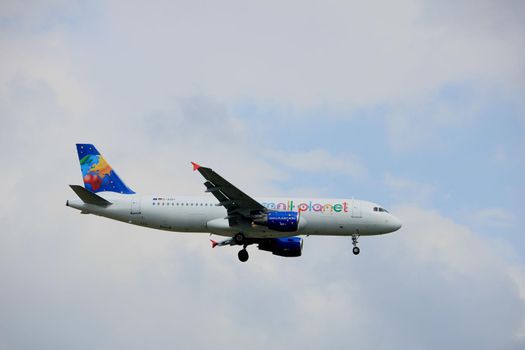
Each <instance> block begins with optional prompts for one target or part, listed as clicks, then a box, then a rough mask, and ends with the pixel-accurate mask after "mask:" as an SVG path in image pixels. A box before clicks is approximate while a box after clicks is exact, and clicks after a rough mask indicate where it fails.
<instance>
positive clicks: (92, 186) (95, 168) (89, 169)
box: [77, 143, 135, 194]
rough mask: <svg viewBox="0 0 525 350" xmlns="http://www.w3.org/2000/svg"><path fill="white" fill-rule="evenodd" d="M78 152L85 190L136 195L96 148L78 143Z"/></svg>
mask: <svg viewBox="0 0 525 350" xmlns="http://www.w3.org/2000/svg"><path fill="white" fill-rule="evenodd" d="M77 152H78V159H79V160H80V169H81V170H82V176H83V178H84V187H85V188H87V189H88V190H90V191H91V192H102V191H110V192H117V193H124V194H133V193H135V192H133V190H131V189H130V188H129V187H128V186H126V185H125V184H124V182H123V181H122V180H121V179H120V177H118V175H117V173H116V172H115V171H114V170H113V169H112V168H111V166H110V165H109V164H108V162H106V160H105V159H104V157H102V155H101V154H100V153H99V152H98V151H97V149H96V148H95V146H93V145H91V144H87V143H78V144H77Z"/></svg>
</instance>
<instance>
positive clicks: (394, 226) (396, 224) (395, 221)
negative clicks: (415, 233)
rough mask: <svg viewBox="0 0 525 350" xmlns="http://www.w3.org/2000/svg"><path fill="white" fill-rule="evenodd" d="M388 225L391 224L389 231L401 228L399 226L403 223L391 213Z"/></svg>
mask: <svg viewBox="0 0 525 350" xmlns="http://www.w3.org/2000/svg"><path fill="white" fill-rule="evenodd" d="M390 225H391V227H390V228H391V230H392V231H391V232H394V231H397V230H399V229H400V228H401V226H403V224H402V223H401V220H399V219H398V218H396V217H395V216H394V215H392V219H391V220H390Z"/></svg>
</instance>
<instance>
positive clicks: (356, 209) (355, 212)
mask: <svg viewBox="0 0 525 350" xmlns="http://www.w3.org/2000/svg"><path fill="white" fill-rule="evenodd" d="M352 217H353V218H360V217H361V202H359V201H358V200H355V199H353V200H352Z"/></svg>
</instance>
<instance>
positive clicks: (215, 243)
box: [210, 239, 219, 248]
mask: <svg viewBox="0 0 525 350" xmlns="http://www.w3.org/2000/svg"><path fill="white" fill-rule="evenodd" d="M210 242H211V247H212V248H215V247H216V246H218V245H219V243H217V242H216V241H214V240H213V239H210Z"/></svg>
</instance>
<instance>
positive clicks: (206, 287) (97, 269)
mask: <svg viewBox="0 0 525 350" xmlns="http://www.w3.org/2000/svg"><path fill="white" fill-rule="evenodd" d="M68 4H69V3H68ZM483 4H496V3H492V2H490V3H489V2H487V3H485V2H484V3H483ZM508 4H510V3H507V2H505V3H503V5H497V6H507V5H508ZM98 5H100V6H98ZM511 5H512V4H511ZM0 6H1V7H2V9H8V11H1V12H2V13H3V14H4V15H3V16H2V19H1V20H0V39H1V40H0V42H1V44H0V46H1V48H2V50H0V51H1V52H2V54H3V60H2V63H3V64H2V65H1V66H0V116H1V120H2V127H1V128H0V145H1V146H2V147H1V149H2V151H1V152H0V159H1V161H2V164H3V165H4V167H3V170H2V172H1V174H0V180H1V182H2V190H3V192H2V193H3V195H4V198H5V199H6V200H4V201H2V202H1V203H0V207H1V209H2V210H1V211H0V218H1V220H2V234H0V279H1V280H2V298H0V309H1V310H2V313H1V315H0V347H2V348H6V349H26V348H27V349H29V348H35V347H38V348H44V349H46V348H53V349H62V348H72V347H73V348H86V349H93V348H99V349H115V348H126V349H134V348H137V349H138V348H141V349H143V348H145V347H168V346H170V347H177V348H188V347H191V348H197V349H198V348H210V347H216V348H226V347H228V348H246V347H250V348H253V349H263V348H264V349H267V348H276V349H279V348H291V347H294V348H299V347H300V348H305V349H309V348H319V347H330V348H348V347H350V346H354V347H359V348H365V349H366V348H373V349H386V348H388V349H391V348H430V349H438V348H439V349H442V348H477V349H493V348H509V349H513V348H515V349H520V348H523V345H524V337H523V334H524V319H525V317H524V293H523V290H524V288H523V281H524V277H523V275H524V273H523V269H524V268H523V263H522V261H521V260H520V259H521V258H522V256H521V255H522V253H521V251H520V250H519V249H517V248H513V247H512V244H513V243H514V241H513V240H512V239H509V240H508V241H507V240H505V241H503V242H500V241H498V242H494V241H493V240H492V238H491V236H484V235H481V234H479V232H477V231H475V230H472V229H471V228H470V227H469V226H465V225H462V224H461V223H458V222H456V221H453V220H452V219H451V218H450V217H448V215H446V216H445V215H443V214H440V213H439V212H437V211H435V210H434V211H428V210H424V209H422V208H421V206H423V205H425V206H428V207H432V205H429V203H432V204H433V203H434V202H433V201H432V198H433V195H434V194H435V193H436V188H437V187H440V184H434V183H433V182H431V184H432V185H426V184H421V183H418V182H417V181H413V180H411V179H410V177H409V178H408V179H404V178H401V177H400V176H399V175H396V174H398V173H399V171H400V168H393V169H392V170H391V172H387V173H385V174H386V175H385V178H384V184H385V185H386V186H388V187H390V188H391V190H392V193H393V196H394V197H395V202H398V203H405V204H406V202H410V203H412V205H409V206H407V205H399V206H397V207H395V208H394V209H395V212H396V215H398V216H400V217H401V218H402V220H403V222H404V226H403V229H402V230H401V231H398V232H396V233H394V234H392V235H386V236H381V237H362V238H361V240H360V245H361V248H362V252H363V253H362V254H361V255H360V256H359V257H354V256H353V255H352V254H351V252H350V249H351V244H350V241H349V240H347V239H345V238H340V237H331V238H330V237H309V238H307V239H306V242H305V248H304V255H303V257H301V258H298V259H285V258H279V257H275V256H272V255H270V254H267V253H265V252H259V251H256V250H255V249H253V247H250V248H249V249H250V254H251V259H250V262H249V264H239V263H238V262H237V260H236V257H235V255H236V250H235V249H234V248H231V249H230V248H221V249H219V248H217V249H213V250H212V249H210V248H209V242H208V236H207V235H206V234H176V233H166V232H160V231H154V230H146V229H144V228H140V227H134V226H131V225H125V224H122V223H118V222H114V221H111V220H106V219H103V218H100V217H95V216H91V215H79V214H78V213H77V212H76V211H73V210H71V209H70V208H67V207H65V206H64V201H65V199H67V198H69V197H72V196H74V194H73V193H72V192H71V191H70V190H69V189H68V188H67V184H69V183H79V182H80V181H81V176H80V173H79V169H78V164H77V163H76V162H77V160H76V154H75V150H74V146H73V145H74V143H75V142H79V141H80V142H93V143H95V144H97V146H98V148H99V149H100V150H101V151H102V153H104V155H105V156H106V157H107V159H108V160H109V162H110V163H111V164H112V166H114V167H115V168H116V169H118V171H119V175H120V176H122V177H123V178H124V179H125V180H126V182H127V184H128V185H130V186H131V187H132V188H134V189H135V190H137V191H139V192H141V193H149V192H157V191H158V192H166V193H170V192H171V193H176V194H200V193H201V191H202V190H203V186H202V179H201V178H200V177H199V176H198V174H195V173H193V172H192V171H191V166H190V164H189V161H191V160H195V161H198V162H202V163H203V164H206V165H209V166H211V167H213V168H214V169H216V170H217V171H219V172H220V173H221V174H222V175H223V176H224V177H226V178H227V179H229V180H230V181H231V182H233V183H235V184H236V185H238V186H239V187H240V188H242V189H243V190H245V191H246V192H247V193H249V194H253V195H264V194H276V195H278V194H281V193H284V192H286V190H283V189H282V188H279V187H278V186H276V185H275V182H277V181H279V180H280V179H283V178H296V177H298V176H297V175H298V174H305V173H306V174H309V175H311V178H308V179H307V182H305V183H301V184H299V186H304V187H303V188H306V187H308V188H309V189H311V190H310V191H309V192H308V193H312V192H313V191H312V190H315V191H318V190H319V188H322V187H323V186H325V185H326V180H325V179H324V178H322V177H321V176H319V174H322V173H324V172H331V173H333V174H334V175H333V182H336V181H338V180H341V179H345V177H352V178H356V179H358V180H359V181H362V183H363V185H365V186H377V184H376V182H375V181H376V180H375V179H374V180H373V181H367V177H366V176H364V175H366V174H368V173H371V172H376V171H375V170H376V169H377V164H382V162H380V161H379V162H376V161H377V158H374V157H370V156H371V155H372V156H373V154H371V153H370V152H367V150H373V149H374V148H373V146H374V145H370V146H371V147H363V152H360V153H359V156H356V155H354V154H353V153H348V152H346V151H341V150H336V149H334V148H332V147H330V144H329V143H323V142H324V141H326V140H328V139H329V138H330V135H331V134H330V133H329V132H325V130H323V129H322V128H321V127H319V128H318V129H316V130H315V131H316V132H317V135H318V136H319V143H317V144H315V145H312V147H309V148H307V149H305V150H303V151H299V152H298V151H297V150H294V149H289V147H284V146H282V147H280V148H275V146H274V148H272V149H270V150H269V149H268V147H267V145H269V144H272V145H278V144H279V143H278V142H277V141H278V140H275V139H274V138H272V136H273V135H272V134H271V133H261V132H260V131H259V128H258V127H259V126H260V125H261V124H262V123H267V122H268V120H267V119H266V118H257V120H253V119H252V120H251V119H249V118H242V117H240V116H238V115H236V114H235V113H234V112H232V110H234V108H232V106H233V105H235V103H237V102H238V101H243V100H245V99H248V100H254V101H256V103H259V104H263V105H270V106H272V105H285V106H293V108H297V109H299V110H300V109H308V108H310V107H311V106H317V107H316V110H319V109H318V108H319V106H324V105H326V106H328V109H330V110H337V109H338V108H341V106H342V108H343V109H344V108H359V107H363V106H364V108H367V107H370V106H372V107H374V106H377V105H380V106H384V105H387V106H394V107H395V108H394V110H393V111H392V113H391V115H395V116H397V117H392V116H390V117H389V118H393V122H392V123H397V122H399V123H400V124H402V125H401V127H400V128H401V129H402V130H401V131H400V132H399V133H397V134H396V135H395V137H397V138H398V139H403V138H408V136H410V133H411V132H414V131H417V132H421V135H422V136H417V137H415V138H414V140H415V141H413V140H409V141H407V145H408V147H407V148H401V149H409V150H410V149H413V148H412V147H413V146H414V145H419V144H421V142H424V141H425V140H427V139H428V137H429V135H430V134H429V132H428V130H430V129H431V128H432V127H436V130H438V131H439V130H443V129H446V128H448V127H465V126H468V123H469V122H470V121H471V120H472V119H469V118H466V119H461V120H457V119H456V118H458V115H461V114H462V113H461V112H470V111H472V114H476V113H477V111H478V109H477V107H479V104H478V103H477V101H478V99H479V96H480V95H482V96H487V95H483V94H481V93H479V94H478V92H476V96H475V97H473V98H472V99H471V96H470V95H468V94H467V98H466V99H465V100H459V102H458V101H457V100H456V102H457V103H451V102H450V101H449V100H448V97H449V96H447V99H446V100H447V101H446V103H444V102H443V101H441V100H440V99H439V97H440V96H441V95H440V93H439V92H438V93H436V91H441V88H442V86H443V85H444V84H445V85H446V86H450V85H447V84H449V83H450V81H453V82H456V81H460V82H463V81H468V82H470V83H472V84H473V85H474V86H475V88H474V90H475V91H489V89H488V88H487V85H490V86H496V87H500V86H501V83H502V82H503V83H507V82H508V83H509V84H508V86H507V88H506V89H504V90H503V91H504V92H503V93H504V94H505V96H507V94H508V95H509V96H511V97H509V98H510V99H512V96H513V95H515V94H516V95H517V94H518V92H519V91H520V90H519V89H520V86H521V85H520V84H522V81H520V80H519V79H520V76H521V75H520V74H521V72H522V68H521V67H522V65H521V61H520V57H522V52H523V51H522V50H523V45H522V44H520V43H521V42H520V41H519V40H520V38H521V36H516V35H517V33H520V34H521V27H522V24H521V23H522V22H520V20H519V18H518V19H516V15H515V14H514V15H512V13H518V11H515V12H514V11H510V12H509V11H508V10H500V9H499V8H498V11H489V10H487V8H489V9H490V6H488V5H487V6H488V7H487V6H485V5H484V6H483V8H482V9H481V10H480V9H478V8H476V11H482V13H478V12H477V13H478V15H480V16H481V18H483V27H484V28H490V30H488V29H487V30H485V29H484V31H482V32H480V34H476V31H475V30H473V29H475V27H476V25H477V24H476V21H475V19H473V18H475V17H476V16H471V15H470V14H469V11H468V9H469V8H471V7H470V6H471V5H468V3H467V5H463V3H461V4H459V5H458V7H459V8H460V9H462V10H461V11H458V13H460V15H457V14H456V12H454V11H452V12H451V11H450V10H449V9H450V8H449V7H448V6H451V5H450V4H448V3H447V4H445V5H441V6H444V7H443V8H439V9H438V10H439V11H437V12H436V13H438V14H439V15H437V16H436V17H432V18H431V20H432V21H431V23H430V22H429V20H430V19H429V18H428V15H431V14H432V13H433V11H434V8H433V6H438V5H432V4H428V3H426V2H425V3H421V2H411V1H406V2H401V3H395V4H393V3H391V2H385V3H383V4H380V5H379V6H380V8H381V11H379V12H378V10H377V9H378V7H377V6H378V5H377V4H361V3H360V4H352V3H350V4H349V3H342V2H328V3H326V4H323V6H322V7H319V6H318V5H316V4H314V3H312V4H305V3H304V2H289V3H284V4H283V3H279V4H276V3H272V2H268V3H266V2H265V3H260V4H255V5H250V6H246V5H245V4H244V3H243V2H235V1H232V2H226V3H221V4H215V3H206V4H204V3H203V2H192V3H181V2H175V3H172V2H159V3H154V4H145V3H129V2H119V1H108V2H102V3H97V8H98V10H93V9H88V10H89V11H86V12H84V11H81V10H82V9H85V7H83V6H80V5H79V4H78V3H74V4H73V5H67V6H66V5H63V3H62V2H58V3H57V5H52V6H50V7H49V6H48V3H46V4H41V3H39V2H36V3H28V4H27V5H23V4H22V5H20V4H19V3H15V2H13V3H6V2H3V3H2V5H0ZM13 6H14V7H13ZM70 6H71V7H70ZM426 6H427V7H428V8H427V7H426ZM472 6H473V5H472ZM494 6H496V5H494ZM474 7H475V6H474ZM509 8H511V9H512V7H509ZM79 9H81V10H79ZM276 9H278V10H276ZM297 9H300V11H298V10H297ZM493 13H494V15H493ZM449 14H450V16H449ZM494 16H495V17H494ZM445 17H447V18H448V17H451V18H450V23H449V22H448V21H444V19H445ZM494 18H495V19H496V20H494ZM465 19H469V20H470V21H469V22H468V23H466V24H465V25H466V26H467V27H468V28H463V27H462V21H463V20H465ZM502 21H503V22H505V23H506V24H505V26H504V28H503V29H501V30H500V27H499V26H498V25H493V24H494V23H496V24H498V23H503V22H502ZM487 23H488V24H487ZM79 24H80V25H79ZM449 25H450V27H449ZM502 33H504V34H505V40H498V38H500V36H501V34H502ZM494 52H496V53H498V54H497V55H495V54H494ZM480 82H481V83H480ZM478 84H479V85H478ZM467 85H468V84H467ZM503 85H506V84H503ZM453 86H457V85H454V84H453ZM460 86H463V85H461V84H460ZM480 86H481V87H480ZM460 92H461V91H460ZM463 92H464V91H463ZM429 96H430V97H429ZM436 96H437V97H436ZM434 98H436V100H437V102H432V101H433V99H434ZM429 101H430V103H429V105H430V107H427V108H421V104H422V103H425V104H426V103H428V102H429ZM464 101H467V102H469V104H468V106H467V107H466V108H461V106H462V105H463V102H464ZM442 102H443V103H442ZM470 102H472V103H470ZM460 105H461V106H460ZM434 107H435V109H436V112H435V113H431V115H430V118H431V119H432V121H431V122H428V124H427V120H426V119H425V118H424V116H425V115H426V114H427V112H429V111H431V110H433V109H434ZM471 107H472V109H471ZM263 110H264V109H263ZM399 112H407V114H408V117H406V119H404V118H403V113H399ZM315 114H316V116H319V114H320V113H315ZM305 115H306V116H308V113H306V114H305ZM396 118H397V119H396ZM472 118H474V117H472ZM298 119H300V118H298ZM414 121H416V124H414V123H413V122H414ZM299 122H300V120H299ZM319 123H320V124H319V125H321V126H322V119H320V121H319ZM414 125H415V126H416V127H414V128H412V126H414ZM428 126H430V127H431V128H430V129H428V128H427V127H428ZM391 127H392V130H394V129H395V128H396V125H391ZM397 127H399V126H397ZM366 132H369V133H374V134H376V133H379V135H382V134H383V133H384V134H385V135H387V136H386V137H388V134H387V132H385V130H384V129H382V128H381V127H379V128H370V129H366ZM430 136H432V135H430ZM398 141H399V140H398ZM319 145H321V146H319ZM506 147H507V146H506ZM352 149H354V150H357V149H359V147H355V148H352ZM272 151H273V152H274V153H277V152H278V153H280V154H284V155H286V157H287V158H286V159H285V160H283V158H279V159H277V158H273V157H272V155H271V154H270V156H269V155H268V152H272ZM381 151H383V150H381ZM430 151H432V149H431V150H430ZM372 153H373V152H372ZM381 154H384V153H381ZM370 159H373V160H372V161H371V160H370ZM283 165H287V167H284V166H283ZM425 165H428V163H424V162H423V163H422V164H418V166H425ZM402 170H403V173H409V172H411V171H414V168H413V167H412V168H409V169H406V168H404V169H402ZM376 173H378V174H382V173H384V172H383V171H379V172H376ZM330 181H332V179H331V180H330ZM305 193H306V192H305ZM203 195H204V194H203ZM487 208H488V209H486V210H483V211H480V212H479V213H478V214H479V215H480V217H482V218H484V220H487V222H488V223H492V224H494V225H499V224H505V223H506V222H507V223H508V222H511V220H512V219H511V217H509V216H507V217H505V214H504V213H502V212H501V211H500V210H499V209H497V208H499V207H498V206H497V205H496V204H494V206H487ZM512 217H514V218H516V216H514V215H513V216H512ZM509 220H510V221H509ZM495 300H497V303H495V302H494V301H495ZM378 329H381V336H377V334H378V333H377V330H378ZM28 335H30V336H28Z"/></svg>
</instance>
